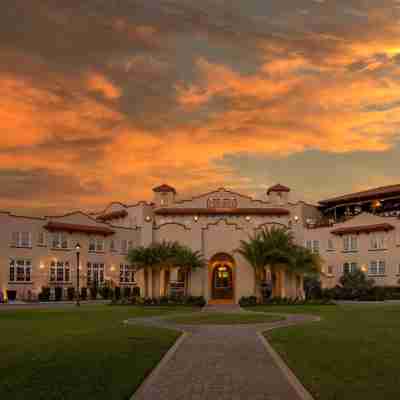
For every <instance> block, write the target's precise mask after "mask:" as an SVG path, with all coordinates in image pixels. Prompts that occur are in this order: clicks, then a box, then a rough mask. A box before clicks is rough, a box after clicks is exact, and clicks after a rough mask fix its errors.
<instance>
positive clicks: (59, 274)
mask: <svg viewBox="0 0 400 400" xmlns="http://www.w3.org/2000/svg"><path fill="white" fill-rule="evenodd" d="M49 280H50V282H70V281H71V271H70V265H69V262H68V261H57V262H56V261H52V262H51V263H50V276H49Z"/></svg>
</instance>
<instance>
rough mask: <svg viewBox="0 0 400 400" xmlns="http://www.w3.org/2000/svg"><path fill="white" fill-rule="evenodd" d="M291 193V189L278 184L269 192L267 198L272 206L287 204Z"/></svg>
mask: <svg viewBox="0 0 400 400" xmlns="http://www.w3.org/2000/svg"><path fill="white" fill-rule="evenodd" d="M289 192H290V188H288V187H287V186H283V185H281V184H280V183H278V184H277V185H274V186H271V187H270V188H269V189H268V190H267V197H268V200H269V202H270V203H271V204H287V203H288V201H289Z"/></svg>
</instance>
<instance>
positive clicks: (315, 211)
mask: <svg viewBox="0 0 400 400" xmlns="http://www.w3.org/2000/svg"><path fill="white" fill-rule="evenodd" d="M396 190H398V191H397V194H396ZM153 192H154V198H153V201H152V202H151V203H147V202H139V203H137V204H133V205H125V204H122V203H112V204H110V205H109V206H108V207H107V208H106V209H105V210H104V211H103V212H101V213H96V214H89V215H88V214H84V213H82V212H75V213H70V214H66V215H63V216H46V217H42V218H35V217H25V216H16V215H13V214H11V213H8V212H1V213H0V223H1V227H2V229H1V231H0V247H1V253H0V254H1V256H0V291H1V292H2V295H3V297H7V298H9V299H10V300H13V299H21V300H22V299H24V300H29V299H31V300H36V299H37V297H38V294H39V293H40V292H41V291H42V289H43V288H50V293H51V298H55V297H56V296H58V297H61V298H67V295H68V288H73V287H75V286H76V277H77V276H76V273H77V267H76V265H77V262H76V250H75V246H76V244H77V243H79V244H80V246H81V250H80V275H79V276H80V282H81V283H80V287H84V288H89V287H92V286H93V285H96V286H99V287H101V286H103V285H110V286H112V287H120V288H121V289H123V288H126V287H129V288H131V289H132V290H133V289H134V290H135V291H136V293H140V295H142V296H147V297H159V296H163V295H168V294H170V293H171V292H172V291H182V292H184V293H186V294H190V295H194V296H200V295H203V296H204V297H205V298H206V300H207V301H215V302H218V301H224V302H225V301H228V302H238V300H239V299H240V298H241V297H242V296H251V295H253V294H254V272H253V269H252V267H251V266H250V265H248V264H247V262H246V261H245V260H244V259H242V258H241V257H240V255H239V254H238V253H237V252H236V251H235V250H236V249H237V248H238V246H239V243H240V240H243V239H247V238H248V236H249V235H251V234H252V233H254V232H256V231H258V230H261V229H265V228H270V227H271V226H274V225H276V226H283V227H286V228H288V229H290V230H291V231H292V233H293V236H294V238H295V241H296V243H298V244H303V245H305V246H307V247H309V248H310V249H312V250H313V251H315V252H319V253H320V254H321V256H322V257H323V259H324V270H323V275H322V276H323V278H322V279H323V283H324V285H325V286H334V285H335V284H337V282H338V280H339V278H340V276H341V275H342V274H343V271H345V270H351V269H352V268H362V269H363V270H365V272H366V273H367V274H368V275H370V276H371V277H373V278H374V279H375V280H376V282H377V283H378V284H381V285H391V286H394V285H397V281H398V279H399V277H400V235H399V232H400V220H399V216H398V215H397V206H396V204H397V203H396V201H397V200H396V196H398V197H399V199H400V185H399V187H392V190H391V191H390V190H387V191H385V188H380V189H375V192H374V191H372V194H371V191H369V192H370V193H369V194H367V195H366V197H365V195H363V194H362V193H364V192H361V194H360V193H358V194H353V195H347V197H346V196H342V197H341V198H336V199H331V200H326V201H321V202H320V204H319V205H318V206H315V205H310V204H307V203H305V202H302V201H299V202H291V201H290V189H289V188H287V187H285V186H282V185H275V186H273V187H271V188H270V189H269V190H268V191H267V193H266V194H265V197H264V198H263V199H253V198H250V197H248V196H244V195H242V194H239V193H236V192H232V191H229V190H226V189H223V188H221V189H218V190H216V191H213V192H209V193H205V194H202V195H199V196H196V197H192V198H190V199H178V198H177V196H176V191H175V189H174V188H172V187H170V186H168V185H161V186H158V187H156V188H154V189H153ZM371 196H372V197H371ZM389 204H390V205H389ZM386 205H387V206H386ZM385 207H388V208H387V209H385ZM389 208H390V209H389ZM164 240H165V241H178V242H180V243H182V244H185V245H187V246H190V247H191V248H192V249H193V250H198V251H200V252H201V253H202V254H203V255H204V257H205V259H206V260H207V268H204V269H202V270H197V271H193V272H190V273H183V272H182V271H180V270H179V269H169V270H161V271H146V270H140V271H137V272H134V271H132V269H131V268H129V265H128V263H127V261H126V255H127V253H128V251H129V249H130V248H133V247H135V246H138V245H143V246H146V245H149V244H151V243H154V242H161V241H164ZM262 279H263V280H264V281H265V283H266V282H268V281H269V280H270V279H273V280H274V285H273V286H274V293H273V295H276V296H284V297H302V296H303V289H302V276H301V275H296V274H293V273H290V272H288V271H284V270H282V271H281V272H279V273H277V274H276V275H274V276H272V277H271V275H270V274H269V271H268V270H266V271H265V273H264V274H263V277H262Z"/></svg>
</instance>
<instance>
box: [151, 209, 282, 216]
mask: <svg viewBox="0 0 400 400" xmlns="http://www.w3.org/2000/svg"><path fill="white" fill-rule="evenodd" d="M155 213H156V214H158V215H277V216H279V215H289V214H290V212H289V210H286V209H285V208H159V209H158V210H155Z"/></svg>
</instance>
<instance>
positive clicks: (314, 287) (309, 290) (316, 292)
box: [304, 275, 322, 299]
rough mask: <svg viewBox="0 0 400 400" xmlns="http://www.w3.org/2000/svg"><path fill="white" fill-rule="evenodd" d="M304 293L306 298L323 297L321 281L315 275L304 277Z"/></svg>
mask: <svg viewBox="0 0 400 400" xmlns="http://www.w3.org/2000/svg"><path fill="white" fill-rule="evenodd" d="M304 293H305V296H306V299H320V298H321V297H322V289H321V281H320V280H319V278H318V277H316V276H314V275H308V276H305V277H304Z"/></svg>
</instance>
